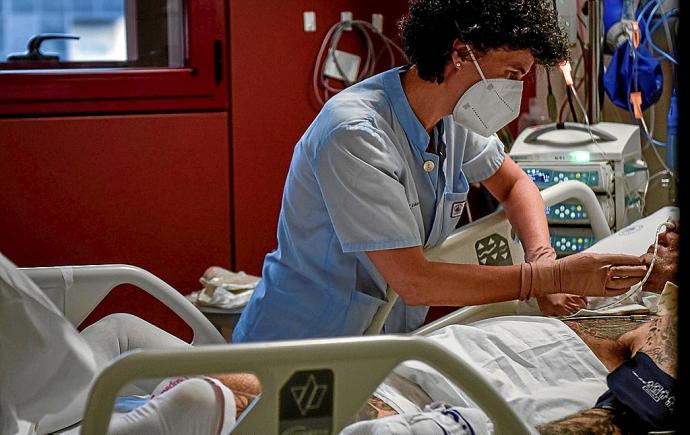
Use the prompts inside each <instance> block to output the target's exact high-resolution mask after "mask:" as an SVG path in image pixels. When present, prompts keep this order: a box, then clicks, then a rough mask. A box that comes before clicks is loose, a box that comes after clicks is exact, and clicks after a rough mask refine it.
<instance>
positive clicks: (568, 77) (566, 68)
mask: <svg viewBox="0 0 690 435" xmlns="http://www.w3.org/2000/svg"><path fill="white" fill-rule="evenodd" d="M558 67H559V68H560V69H561V73H563V78H564V79H565V84H566V85H568V86H573V67H572V66H571V65H570V62H568V61H565V62H563V63H562V64H560V65H559V66H558Z"/></svg>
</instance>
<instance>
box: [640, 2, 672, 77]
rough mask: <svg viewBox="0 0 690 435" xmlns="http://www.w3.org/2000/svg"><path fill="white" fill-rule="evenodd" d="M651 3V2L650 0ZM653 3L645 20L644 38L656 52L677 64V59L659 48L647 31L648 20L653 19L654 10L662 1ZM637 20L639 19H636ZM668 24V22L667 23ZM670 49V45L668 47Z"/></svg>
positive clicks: (657, 8)
mask: <svg viewBox="0 0 690 435" xmlns="http://www.w3.org/2000/svg"><path fill="white" fill-rule="evenodd" d="M650 3H653V2H650ZM654 3H655V6H654V7H653V8H652V10H651V12H650V13H649V17H648V19H646V20H645V30H646V31H647V32H646V34H645V40H646V41H647V44H648V45H649V46H650V47H651V48H652V49H653V50H654V51H656V52H657V53H659V54H660V55H661V56H663V57H665V58H666V59H667V60H669V61H670V62H672V63H674V64H676V65H678V61H677V60H676V59H675V58H674V57H673V56H671V55H670V54H668V53H666V52H665V51H664V50H662V49H660V48H659V47H657V46H656V44H654V41H652V35H651V34H650V33H649V22H650V21H651V20H653V19H654V15H655V14H656V11H657V10H659V7H660V6H661V4H662V1H660V0H657V1H656V2H654ZM638 21H639V20H638ZM667 25H668V24H667ZM669 34H670V31H669ZM669 49H670V47H669Z"/></svg>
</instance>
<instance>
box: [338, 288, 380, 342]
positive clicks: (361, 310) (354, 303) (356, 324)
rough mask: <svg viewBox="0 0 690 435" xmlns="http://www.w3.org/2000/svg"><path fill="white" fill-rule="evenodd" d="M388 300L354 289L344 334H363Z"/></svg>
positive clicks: (343, 329)
mask: <svg viewBox="0 0 690 435" xmlns="http://www.w3.org/2000/svg"><path fill="white" fill-rule="evenodd" d="M385 302H386V301H384V300H382V299H379V298H376V297H373V296H369V295H368V294H366V293H362V292H360V291H357V290H353V291H352V294H351V297H350V306H349V307H348V308H347V315H346V316H345V319H344V322H345V325H344V327H343V328H342V329H341V331H342V335H346V336H348V335H363V334H364V331H366V329H367V328H368V327H369V325H371V322H372V320H373V319H374V315H375V314H376V312H377V311H378V309H379V308H380V307H381V306H382V305H383V304H384V303H385Z"/></svg>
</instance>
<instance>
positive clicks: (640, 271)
mask: <svg viewBox="0 0 690 435" xmlns="http://www.w3.org/2000/svg"><path fill="white" fill-rule="evenodd" d="M646 274H647V266H611V268H610V269H609V276H610V277H621V278H622V277H635V276H639V277H643V276H645V275H646Z"/></svg>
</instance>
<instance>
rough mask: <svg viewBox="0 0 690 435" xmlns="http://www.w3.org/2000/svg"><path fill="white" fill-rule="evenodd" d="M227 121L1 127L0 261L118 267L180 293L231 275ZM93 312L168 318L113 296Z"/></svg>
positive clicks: (32, 122)
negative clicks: (1, 257) (223, 273)
mask: <svg viewBox="0 0 690 435" xmlns="http://www.w3.org/2000/svg"><path fill="white" fill-rule="evenodd" d="M228 154H229V150H228V137H227V115H226V114H225V113H222V112H221V113H207V114H204V113H199V114H179V115H137V116H105V117H69V118H28V119H0V174H2V176H1V177H2V188H1V189H0V204H3V211H2V213H0V252H2V253H3V254H5V255H6V256H7V257H8V258H10V259H11V260H12V261H13V262H15V263H16V264H18V265H20V266H40V265H72V264H94V263H128V264H134V265H137V266H140V267H143V268H144V269H147V270H149V271H150V272H153V273H154V274H156V275H158V276H160V277H161V278H162V279H164V280H165V281H167V282H168V283H170V284H171V285H172V286H173V287H175V288H177V289H178V290H181V291H182V292H183V293H188V292H190V291H192V290H196V289H198V287H200V284H199V283H198V281H197V279H198V277H199V276H201V274H202V273H203V272H204V269H205V268H206V267H208V266H209V265H212V264H218V265H225V266H226V267H229V266H230V263H231V257H230V242H231V240H230V226H229V221H230V208H229V198H230V188H229V180H228V159H229V156H228ZM108 302H109V303H108V304H107V305H108V306H106V307H104V308H102V309H101V310H100V311H99V313H100V314H101V315H102V314H105V313H107V312H114V311H128V312H132V313H134V314H140V315H142V316H143V317H144V318H146V319H147V320H150V321H153V322H154V323H157V324H159V325H162V326H167V327H168V329H170V330H172V331H173V332H175V333H182V332H183V328H181V327H180V326H179V323H177V321H176V320H175V316H172V315H171V314H170V313H167V312H165V311H163V310H161V309H159V308H157V307H156V308H154V305H152V304H153V302H152V301H151V300H150V299H149V298H148V297H147V296H146V295H144V294H143V292H140V291H133V290H131V289H130V290H121V291H120V294H119V295H117V294H116V295H113V296H111V297H109V299H108Z"/></svg>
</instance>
